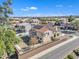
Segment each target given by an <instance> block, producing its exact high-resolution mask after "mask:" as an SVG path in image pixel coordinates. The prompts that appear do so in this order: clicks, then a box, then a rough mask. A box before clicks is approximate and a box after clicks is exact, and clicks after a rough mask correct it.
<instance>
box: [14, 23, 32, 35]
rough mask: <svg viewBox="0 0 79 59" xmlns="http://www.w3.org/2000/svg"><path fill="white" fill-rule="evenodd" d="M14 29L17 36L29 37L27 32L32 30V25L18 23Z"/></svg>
mask: <svg viewBox="0 0 79 59" xmlns="http://www.w3.org/2000/svg"><path fill="white" fill-rule="evenodd" d="M15 29H16V33H17V34H20V33H23V34H24V33H25V34H27V35H29V31H30V30H31V29H32V25H31V24H30V23H19V24H16V26H15Z"/></svg>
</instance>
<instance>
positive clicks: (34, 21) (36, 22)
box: [31, 19, 41, 25]
mask: <svg viewBox="0 0 79 59" xmlns="http://www.w3.org/2000/svg"><path fill="white" fill-rule="evenodd" d="M31 20H32V24H35V25H37V24H40V22H41V21H40V20H39V19H31Z"/></svg>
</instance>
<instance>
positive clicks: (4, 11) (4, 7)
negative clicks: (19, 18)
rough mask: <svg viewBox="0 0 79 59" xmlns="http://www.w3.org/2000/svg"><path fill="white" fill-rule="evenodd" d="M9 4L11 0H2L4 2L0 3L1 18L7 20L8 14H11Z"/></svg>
mask: <svg viewBox="0 0 79 59" xmlns="http://www.w3.org/2000/svg"><path fill="white" fill-rule="evenodd" d="M11 5H12V0H4V2H3V3H2V4H0V19H1V20H3V19H5V20H7V21H8V17H9V14H13V12H12V8H11Z"/></svg>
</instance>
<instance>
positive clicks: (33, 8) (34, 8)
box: [30, 7, 38, 10]
mask: <svg viewBox="0 0 79 59" xmlns="http://www.w3.org/2000/svg"><path fill="white" fill-rule="evenodd" d="M30 9H31V10H37V9H38V8H37V7H30Z"/></svg>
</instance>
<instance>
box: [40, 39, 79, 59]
mask: <svg viewBox="0 0 79 59" xmlns="http://www.w3.org/2000/svg"><path fill="white" fill-rule="evenodd" d="M78 47H79V38H77V39H75V40H74V41H71V42H69V43H67V44H65V45H63V46H61V47H59V48H57V49H55V50H53V51H52V52H49V53H48V54H46V55H44V56H42V57H40V58H39V59H64V58H63V57H64V56H66V55H68V53H70V52H71V51H73V50H74V49H75V48H78Z"/></svg>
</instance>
